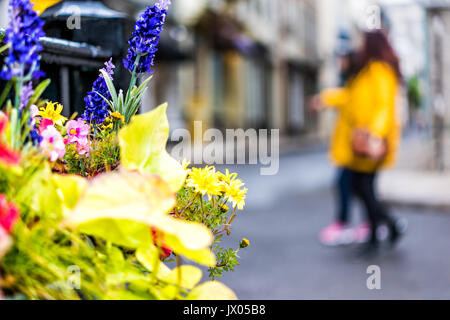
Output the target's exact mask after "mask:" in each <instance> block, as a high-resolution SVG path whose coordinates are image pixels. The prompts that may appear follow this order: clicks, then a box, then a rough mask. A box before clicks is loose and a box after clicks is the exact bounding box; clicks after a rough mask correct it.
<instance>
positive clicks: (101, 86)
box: [82, 59, 115, 124]
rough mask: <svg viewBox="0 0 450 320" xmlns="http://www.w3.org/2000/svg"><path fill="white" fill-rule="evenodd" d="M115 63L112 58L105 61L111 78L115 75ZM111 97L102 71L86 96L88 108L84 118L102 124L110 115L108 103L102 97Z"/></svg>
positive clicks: (105, 69) (85, 100)
mask: <svg viewBox="0 0 450 320" xmlns="http://www.w3.org/2000/svg"><path fill="white" fill-rule="evenodd" d="M114 68H115V66H114V64H113V63H112V59H110V60H109V61H108V62H106V63H105V68H103V69H101V70H104V71H105V72H106V73H107V74H108V75H109V76H110V77H111V78H112V76H113V75H114ZM102 96H103V97H105V98H106V99H108V100H109V99H111V94H110V93H109V90H108V86H107V85H106V82H105V79H104V78H103V74H101V73H100V75H99V77H98V78H97V80H95V82H94V84H93V86H92V90H91V91H89V92H88V94H87V96H86V97H85V98H84V102H85V105H86V109H85V111H84V113H83V116H82V118H83V119H84V120H85V121H86V122H89V123H95V124H101V123H103V122H104V121H105V119H106V117H108V116H109V110H108V103H107V102H106V101H105V100H104V99H103V98H102Z"/></svg>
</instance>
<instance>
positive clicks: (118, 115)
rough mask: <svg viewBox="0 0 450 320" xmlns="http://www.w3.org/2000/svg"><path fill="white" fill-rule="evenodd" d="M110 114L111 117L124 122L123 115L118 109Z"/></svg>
mask: <svg viewBox="0 0 450 320" xmlns="http://www.w3.org/2000/svg"><path fill="white" fill-rule="evenodd" d="M110 116H111V118H114V119H117V120H121V121H122V123H125V117H124V116H123V115H121V114H120V112H118V111H115V112H113V113H111V115H110Z"/></svg>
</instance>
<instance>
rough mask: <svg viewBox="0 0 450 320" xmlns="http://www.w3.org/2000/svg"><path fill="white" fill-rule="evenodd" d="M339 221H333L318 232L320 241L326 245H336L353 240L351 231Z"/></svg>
mask: <svg viewBox="0 0 450 320" xmlns="http://www.w3.org/2000/svg"><path fill="white" fill-rule="evenodd" d="M348 231H349V230H348V229H346V228H345V225H344V224H342V223H340V222H334V223H333V224H331V225H329V226H328V227H326V228H324V229H323V230H322V231H320V233H319V241H320V243H322V244H324V245H326V246H338V245H342V244H348V243H351V242H352V241H353V239H352V238H353V237H352V235H351V232H348Z"/></svg>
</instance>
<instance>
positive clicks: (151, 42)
mask: <svg viewBox="0 0 450 320" xmlns="http://www.w3.org/2000/svg"><path fill="white" fill-rule="evenodd" d="M169 5H170V0H161V1H160V2H159V3H157V4H156V5H154V6H151V7H148V8H147V10H145V12H144V13H143V14H142V15H141V16H140V17H139V19H138V20H137V21H136V25H135V27H134V32H133V34H132V36H131V38H130V40H129V41H128V44H129V46H130V47H129V49H128V54H127V57H126V59H124V61H123V62H124V65H125V68H127V69H128V70H130V71H133V70H134V69H135V68H136V73H152V72H153V71H152V67H153V65H154V59H155V54H156V52H157V51H158V45H159V40H160V34H161V31H162V30H163V26H164V22H165V19H166V16H167V8H168V6H169ZM137 57H139V63H138V65H137V66H136V65H135V64H136V59H137Z"/></svg>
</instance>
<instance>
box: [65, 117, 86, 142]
mask: <svg viewBox="0 0 450 320" xmlns="http://www.w3.org/2000/svg"><path fill="white" fill-rule="evenodd" d="M66 129H67V135H68V136H69V139H68V141H69V143H75V142H78V141H80V140H85V139H86V138H87V136H88V134H89V132H90V128H89V125H88V124H86V123H85V122H84V120H83V119H78V120H70V121H69V122H67V124H66Z"/></svg>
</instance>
